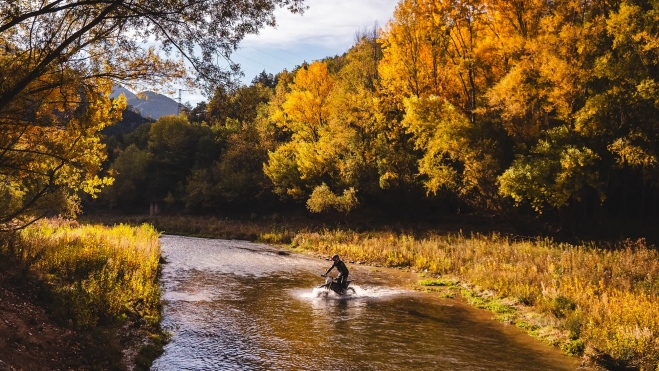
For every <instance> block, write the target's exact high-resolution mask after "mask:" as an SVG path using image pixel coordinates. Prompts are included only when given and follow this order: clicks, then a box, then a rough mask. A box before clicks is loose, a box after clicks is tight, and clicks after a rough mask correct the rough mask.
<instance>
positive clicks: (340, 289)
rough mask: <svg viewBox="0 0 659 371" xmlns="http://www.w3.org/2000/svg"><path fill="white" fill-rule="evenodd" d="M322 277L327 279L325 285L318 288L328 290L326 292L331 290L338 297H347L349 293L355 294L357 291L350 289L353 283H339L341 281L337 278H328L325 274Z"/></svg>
mask: <svg viewBox="0 0 659 371" xmlns="http://www.w3.org/2000/svg"><path fill="white" fill-rule="evenodd" d="M320 276H321V277H326V278H325V283H324V284H322V285H320V286H318V288H320V289H326V290H328V291H329V290H331V291H334V292H335V293H336V294H337V295H347V294H348V293H349V292H351V293H353V294H354V293H355V289H353V288H352V287H350V282H352V281H346V282H345V284H343V285H342V284H341V283H339V281H337V280H336V278H334V277H332V276H326V275H324V274H321V275H320Z"/></svg>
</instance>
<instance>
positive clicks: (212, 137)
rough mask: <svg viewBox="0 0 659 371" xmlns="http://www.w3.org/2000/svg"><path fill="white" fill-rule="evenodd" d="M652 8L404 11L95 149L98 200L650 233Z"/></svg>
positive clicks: (540, 5) (446, 5) (430, 6)
mask: <svg viewBox="0 0 659 371" xmlns="http://www.w3.org/2000/svg"><path fill="white" fill-rule="evenodd" d="M655 7H656V4H654V3H652V2H647V1H614V2H610V1H590V2H574V1H558V2H556V1H532V2H528V1H476V2H473V1H469V2H466V1H445V2H438V1H430V0H428V1H425V0H415V1H412V0H403V1H401V2H400V3H399V4H398V6H397V8H396V10H395V13H394V14H393V17H392V19H391V20H390V21H389V22H388V23H387V24H386V25H385V26H384V27H382V28H378V27H377V26H375V27H373V28H366V29H363V30H360V31H358V32H356V34H355V43H354V45H353V46H352V47H351V48H350V50H349V51H348V52H346V53H345V54H344V55H340V56H334V57H328V58H326V59H324V60H321V61H315V62H313V63H309V64H308V63H305V64H303V65H302V66H299V67H297V68H295V69H294V70H292V71H286V70H284V71H281V72H280V73H278V74H276V75H274V76H273V75H271V74H267V73H265V71H264V72H263V73H261V74H260V75H258V76H256V77H255V78H254V80H253V81H252V83H251V84H249V85H242V86H230V85H225V86H222V87H219V88H217V89H216V90H215V91H214V93H213V95H212V97H211V98H210V99H209V102H208V103H201V104H199V105H197V106H196V107H194V108H191V107H190V108H189V109H187V110H184V112H183V114H181V115H180V116H179V117H164V118H161V119H159V120H158V121H156V122H153V123H146V124H143V125H141V126H139V127H138V128H137V129H136V130H134V131H132V132H129V133H128V132H126V133H119V134H115V135H110V136H108V138H107V139H106V141H107V143H108V149H109V163H108V164H107V166H106V167H107V168H108V174H109V175H110V176H112V177H114V178H115V181H114V184H112V185H111V186H108V187H106V188H105V189H104V190H103V191H102V192H101V193H100V197H99V200H98V201H96V202H94V204H93V205H94V207H103V208H105V207H112V208H119V209H120V210H125V211H138V210H139V211H141V212H144V211H146V210H148V207H149V203H150V202H159V203H160V205H161V208H163V209H165V210H169V211H177V212H183V211H184V212H197V213H199V212H202V213H213V212H217V213H226V212H236V211H242V212H247V213H248V212H251V211H253V210H263V209H266V210H270V211H272V210H277V209H281V208H287V209H291V208H293V209H294V208H296V207H297V208H299V209H302V208H306V209H307V210H308V211H310V212H314V213H319V212H327V211H330V212H333V213H336V212H339V213H348V212H350V211H352V210H363V211H365V212H386V213H391V214H393V215H400V214H399V213H400V212H404V213H406V214H405V215H417V214H418V213H421V214H424V215H437V214H448V215H450V214H457V213H460V212H462V213H463V214H464V213H472V214H480V215H488V216H503V217H506V218H510V217H517V218H520V217H521V218H527V219H528V218H529V217H536V216H538V215H539V216H540V217H541V218H542V220H545V221H551V222H552V223H553V224H554V225H556V226H558V227H559V228H560V227H561V226H570V225H574V224H575V222H577V221H578V222H579V223H580V224H584V223H585V224H593V225H595V224H598V223H602V222H606V221H632V222H638V221H644V220H651V219H653V218H656V217H657V216H659V210H658V207H657V206H658V205H659V200H658V199H657V193H658V191H659V187H658V185H659V184H658V183H657V181H658V180H659V172H658V171H657V166H656V162H657V150H658V144H659V137H658V136H657V135H658V134H659V132H658V129H659V126H658V125H659V122H658V121H657V117H658V116H657V113H658V108H659V88H658V85H657V78H658V77H659V76H658V74H659V70H658V68H657V67H659V48H657V45H659V44H658V41H659V37H658V36H659V35H658V31H657V27H658V26H659V21H658V20H657V16H656V14H657V9H655ZM295 205H298V206H295ZM414 210H416V214H415V211H414Z"/></svg>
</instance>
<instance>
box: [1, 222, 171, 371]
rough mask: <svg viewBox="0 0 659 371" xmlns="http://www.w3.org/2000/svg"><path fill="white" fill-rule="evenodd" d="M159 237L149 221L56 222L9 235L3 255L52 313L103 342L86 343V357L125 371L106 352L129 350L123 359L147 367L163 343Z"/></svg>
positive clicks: (92, 339) (6, 266) (8, 268)
mask: <svg viewBox="0 0 659 371" xmlns="http://www.w3.org/2000/svg"><path fill="white" fill-rule="evenodd" d="M158 236H159V233H158V232H156V230H155V229H154V228H153V227H151V226H149V225H142V226H139V227H130V226H128V225H119V226H115V227H104V226H99V225H84V226H79V225H77V224H75V223H73V224H72V223H67V222H52V221H51V222H43V223H38V224H35V225H33V226H30V227H28V228H26V229H24V230H22V231H20V232H18V233H16V234H5V235H3V236H2V239H3V240H2V241H0V253H1V254H2V256H3V261H4V263H5V264H4V267H3V269H4V270H5V271H11V272H12V274H13V276H14V277H15V281H16V282H18V284H19V285H23V286H24V287H25V289H26V290H32V291H34V295H35V297H36V298H38V299H39V300H40V301H42V302H43V303H44V305H46V306H47V307H48V311H49V312H50V313H51V317H52V318H54V319H55V320H57V321H58V322H59V323H62V324H63V325H64V326H68V327H70V328H72V329H75V330H77V331H80V332H82V333H88V334H90V336H91V337H90V338H89V340H90V342H92V343H93V342H101V343H100V344H96V345H94V344H88V345H89V346H88V347H87V349H88V350H89V352H90V354H88V355H87V356H89V357H90V358H91V359H94V358H96V357H100V358H102V360H101V361H100V362H105V364H106V366H104V367H108V368H111V369H122V366H121V362H122V360H121V359H119V360H116V359H108V354H113V353H114V354H117V355H119V356H121V351H122V350H125V349H128V350H129V352H127V353H125V354H124V355H123V357H128V358H132V360H126V359H124V363H126V362H133V361H135V362H137V367H138V368H137V369H148V367H149V365H150V361H151V358H153V357H154V356H155V355H157V353H158V348H159V347H161V345H162V341H161V334H160V332H159V330H158V329H159V323H160V311H161V304H160V288H159V284H158V272H159V259H160V246H159V242H158ZM7 263H8V264H7ZM145 339H150V340H147V341H146V342H144V340H145ZM142 345H144V346H142ZM113 346H114V347H115V348H120V349H110V348H112V347H113ZM130 350H132V351H130ZM95 353H98V354H95ZM101 353H103V354H101ZM109 358H111V357H109ZM90 364H93V361H90ZM95 367H100V366H99V365H95ZM101 368H103V367H101Z"/></svg>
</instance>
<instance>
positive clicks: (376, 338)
mask: <svg viewBox="0 0 659 371" xmlns="http://www.w3.org/2000/svg"><path fill="white" fill-rule="evenodd" d="M161 243H162V249H163V253H164V255H165V256H166V257H167V261H168V264H166V265H165V266H164V271H163V283H164V286H165V290H164V299H165V300H166V302H167V304H166V305H165V312H164V321H163V325H164V326H165V328H166V329H167V330H169V331H171V332H172V334H173V337H172V341H171V342H170V343H169V344H168V345H167V346H166V347H165V353H164V354H163V355H162V357H160V358H159V359H157V360H156V362H155V363H154V365H153V368H152V370H574V369H576V367H577V365H578V361H577V360H575V359H572V358H569V357H566V356H563V355H561V354H560V353H559V352H558V351H557V350H556V349H552V348H549V347H547V346H546V345H544V344H540V343H539V342H537V341H536V340H534V339H532V338H531V337H529V336H528V335H525V334H521V333H520V331H519V330H518V329H515V328H514V327H512V326H505V325H503V324H500V323H498V322H495V321H491V320H490V319H489V317H491V314H487V313H486V312H484V311H479V310H476V309H473V308H471V307H468V306H466V305H463V304H462V303H461V302H460V301H459V300H450V299H439V298H437V297H436V296H435V295H432V294H426V293H418V292H414V291H409V290H406V289H405V286H406V285H407V284H409V282H413V281H415V280H416V277H415V276H413V275H411V274H406V273H401V272H397V271H393V270H385V271H384V272H381V271H379V270H374V269H373V268H369V267H361V266H352V267H350V268H351V275H350V277H351V279H354V282H353V285H354V288H355V291H356V293H355V295H350V296H347V297H339V296H337V295H335V294H334V293H328V292H327V291H325V290H322V289H318V288H315V287H317V286H318V285H320V284H322V283H323V282H324V281H323V279H322V278H320V277H319V274H320V273H322V272H324V271H325V269H327V268H328V267H329V265H330V263H329V262H326V261H321V260H318V259H315V258H311V257H307V256H302V255H296V254H291V255H279V254H277V251H276V249H274V248H273V247H269V246H266V245H259V244H253V243H248V242H242V241H223V240H207V239H198V238H185V237H174V236H164V237H162V238H161ZM349 266H350V265H349Z"/></svg>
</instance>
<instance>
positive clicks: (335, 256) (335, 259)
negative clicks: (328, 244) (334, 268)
mask: <svg viewBox="0 0 659 371" xmlns="http://www.w3.org/2000/svg"><path fill="white" fill-rule="evenodd" d="M332 260H334V261H335V262H338V261H339V256H338V255H336V254H334V256H332Z"/></svg>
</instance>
